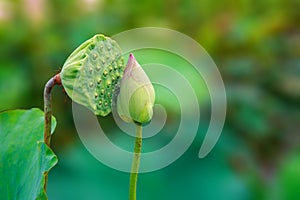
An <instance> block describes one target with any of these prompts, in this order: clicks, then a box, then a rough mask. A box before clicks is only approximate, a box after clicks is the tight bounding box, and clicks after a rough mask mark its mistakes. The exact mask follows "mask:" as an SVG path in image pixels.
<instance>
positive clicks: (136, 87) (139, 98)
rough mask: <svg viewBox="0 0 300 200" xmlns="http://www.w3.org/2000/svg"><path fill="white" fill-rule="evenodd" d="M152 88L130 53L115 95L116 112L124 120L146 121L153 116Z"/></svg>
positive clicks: (153, 98)
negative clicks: (116, 95) (117, 93)
mask: <svg viewBox="0 0 300 200" xmlns="http://www.w3.org/2000/svg"><path fill="white" fill-rule="evenodd" d="M154 100H155V92H154V88H153V86H152V84H151V82H150V80H149V78H148V76H147V75H146V73H145V72H144V70H143V69H142V67H141V66H140V65H139V63H138V62H137V61H136V59H135V58H134V56H133V55H132V54H130V56H129V59H128V62H127V65H126V67H125V71H124V74H123V78H122V79H121V82H120V91H119V95H118V97H117V112H118V114H119V116H120V117H121V118H122V119H123V120H124V121H126V122H132V121H133V122H138V123H141V124H143V123H147V122H149V121H150V120H151V119H152V116H153V105H154Z"/></svg>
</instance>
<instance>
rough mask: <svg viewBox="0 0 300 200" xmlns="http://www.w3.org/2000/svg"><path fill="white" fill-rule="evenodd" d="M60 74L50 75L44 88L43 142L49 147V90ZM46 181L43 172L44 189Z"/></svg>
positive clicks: (57, 80) (50, 105)
mask: <svg viewBox="0 0 300 200" xmlns="http://www.w3.org/2000/svg"><path fill="white" fill-rule="evenodd" d="M60 84H61V80H60V75H59V74H56V75H55V76H54V77H52V78H51V79H50V80H49V81H48V82H47V83H46V85H45V89H44V121H45V123H44V142H45V144H46V145H47V146H48V147H50V142H51V125H52V97H51V91H52V88H53V87H54V86H55V85H60ZM47 181H48V174H47V173H45V185H44V190H45V191H46V188H47Z"/></svg>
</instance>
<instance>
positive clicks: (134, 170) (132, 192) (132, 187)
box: [129, 123, 142, 200]
mask: <svg viewBox="0 0 300 200" xmlns="http://www.w3.org/2000/svg"><path fill="white" fill-rule="evenodd" d="M141 150H142V125H141V124H138V123H136V136H135V145H134V156H133V159H132V166H131V173H130V184H129V200H136V186H137V178H138V171H139V167H140V158H141Z"/></svg>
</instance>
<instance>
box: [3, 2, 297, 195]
mask: <svg viewBox="0 0 300 200" xmlns="http://www.w3.org/2000/svg"><path fill="white" fill-rule="evenodd" d="M299 10H300V1H298V0H265V1H250V0H236V1H233V0H225V1H209V0H200V1H191V0H187V1H179V0H166V1H159V0H152V1H150V0H147V1H137V0H127V1H126V0H115V1H113V0H109V1H104V0H99V1H97V0H69V1H59V0H52V1H46V0H22V1H21V0H14V1H11V0H1V1H0V110H6V109H14V108H31V107H39V108H41V109H42V108H43V100H42V94H43V88H44V84H45V83H46V81H47V80H48V79H49V78H50V77H51V76H53V75H54V74H56V73H57V72H58V71H59V70H60V68H61V67H62V65H63V63H64V61H65V60H66V58H67V57H68V55H69V54H70V53H71V52H72V51H73V50H74V49H75V48H76V47H77V46H78V45H79V44H81V43H82V42H84V41H85V40H87V39H88V38H90V37H92V36H93V35H95V34H96V33H103V34H106V35H114V34H117V33H120V32H122V31H125V30H128V29H131V28H136V27H143V26H158V27H165V28H170V29H174V30H177V31H180V32H182V33H184V34H186V35H188V36H190V37H192V38H193V39H195V40H196V41H198V42H199V43H200V44H201V45H202V46H203V47H204V48H205V49H206V50H207V52H208V53H209V54H210V55H211V56H212V58H213V59H214V61H215V63H216V64H217V66H218V68H219V70H220V72H221V74H222V77H223V80H224V83H225V87H226V92H227V100H228V105H227V118H226V122H225V127H224V130H223V133H222V135H221V137H220V140H219V141H218V143H217V145H216V147H215V148H214V150H213V151H212V152H211V153H210V154H209V155H208V156H207V157H206V158H204V159H198V157H197V156H198V151H199V148H200V146H201V143H202V140H203V137H204V134H205V130H206V129H207V125H208V123H209V114H204V117H203V118H202V120H201V122H200V129H199V133H198V135H197V138H196V139H195V141H194V142H193V144H192V146H191V147H190V148H189V149H188V151H187V152H186V153H185V154H184V155H183V156H182V157H181V158H180V159H178V160H177V161H176V162H174V163H173V164H171V165H170V166H168V167H166V168H164V169H162V170H159V171H156V172H151V173H147V174H141V175H140V176H139V182H138V199H143V200H144V199H145V200H148V199H149V200H151V199H175V200H176V199H210V200H219V199H237V200H243V199H291V200H293V199H295V200H296V199H300V192H299V188H300V148H299V144H300V135H299V130H300V104H299V102H300V23H299V22H300V12H299ZM139 57H140V58H139ZM139 57H138V56H137V59H138V60H139V59H141V60H143V59H144V60H147V58H143V57H142V55H140V56H139ZM165 59H166V62H167V63H168V60H169V62H171V63H172V61H174V60H173V58H172V57H171V56H170V57H168V55H166V58H165ZM193 85H194V87H195V90H196V91H198V92H199V93H197V94H198V97H199V98H203V99H205V100H204V101H202V103H201V110H204V112H208V113H209V102H208V101H207V99H208V96H207V94H206V93H205V92H204V93H201V91H200V90H201V89H202V86H201V84H199V87H198V86H197V84H196V85H195V84H194V83H193ZM205 94H206V95H205ZM53 96H54V98H53V105H54V106H53V114H54V115H55V117H56V118H57V121H58V125H57V129H56V132H55V135H54V137H53V139H52V147H53V149H54V151H55V152H56V153H57V155H58V158H59V163H58V165H57V166H56V167H55V168H54V169H53V170H52V171H51V172H50V175H49V186H48V196H49V199H50V200H51V199H53V200H54V199H55V200H60V199H76V200H77V199H78V200H81V199H109V200H113V199H127V193H128V182H129V174H126V173H123V172H118V171H116V170H113V169H110V168H108V167H106V166H104V165H103V164H101V163H100V162H98V161H97V160H96V159H94V158H93V157H92V155H90V154H89V153H88V151H87V150H86V149H85V148H84V146H83V145H82V143H81V142H80V140H79V138H78V135H77V133H76V129H75V126H74V123H73V118H72V109H71V106H72V103H71V100H70V99H69V98H68V97H67V96H66V94H65V93H63V92H62V89H61V88H59V87H57V88H55V90H54V94H53ZM174 102H175V101H174ZM175 104H176V103H175ZM168 114H170V115H169V117H170V119H169V118H168V121H167V124H166V128H165V129H163V130H162V132H160V133H159V134H160V135H161V137H160V140H164V141H162V143H164V142H168V141H170V140H171V139H172V137H173V136H174V135H172V133H173V132H174V128H176V127H177V125H178V124H177V123H176V119H178V116H177V115H178V113H177V112H176V106H175V109H174V110H172V107H171V108H169V109H168ZM201 114H202V113H201ZM99 120H100V121H102V122H103V123H109V122H110V121H111V120H112V117H111V116H109V117H108V118H107V119H99ZM112 128H113V127H112ZM175 130H176V129H175ZM112 132H114V131H112ZM147 144H148V143H147ZM99 145H100V144H99ZM148 145H150V146H148V147H146V148H149V149H151V145H154V147H156V146H155V145H156V144H154V143H151V142H150V143H149V144H148ZM128 146H130V145H128ZM154 149H155V148H154ZM4 184H5V183H4Z"/></svg>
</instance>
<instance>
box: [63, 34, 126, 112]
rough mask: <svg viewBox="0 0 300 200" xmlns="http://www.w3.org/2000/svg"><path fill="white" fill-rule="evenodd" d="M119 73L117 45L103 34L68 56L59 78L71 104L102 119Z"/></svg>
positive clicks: (119, 50) (121, 60)
mask: <svg viewBox="0 0 300 200" xmlns="http://www.w3.org/2000/svg"><path fill="white" fill-rule="evenodd" d="M123 72H124V60H123V57H122V52H121V49H120V47H119V46H118V44H117V43H116V42H115V41H114V40H112V39H110V38H109V37H106V36H104V35H95V36H94V37H92V38H91V39H89V40H87V41H86V42H84V43H83V44H81V45H80V46H79V47H78V48H77V49H76V50H75V51H74V52H73V53H72V54H71V55H70V56H69V58H68V59H67V60H66V62H65V64H64V65H63V68H62V70H61V72H60V77H61V81H62V85H63V86H64V88H65V91H66V92H67V94H68V96H69V97H70V98H71V99H72V100H73V101H74V102H76V103H79V104H81V105H83V106H86V107H87V108H88V109H90V110H91V111H93V112H94V114H96V115H101V116H106V115H108V114H109V113H110V112H111V102H112V94H113V93H114V89H115V85H116V84H117V83H118V80H119V79H120V78H121V77H122V74H123Z"/></svg>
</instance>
